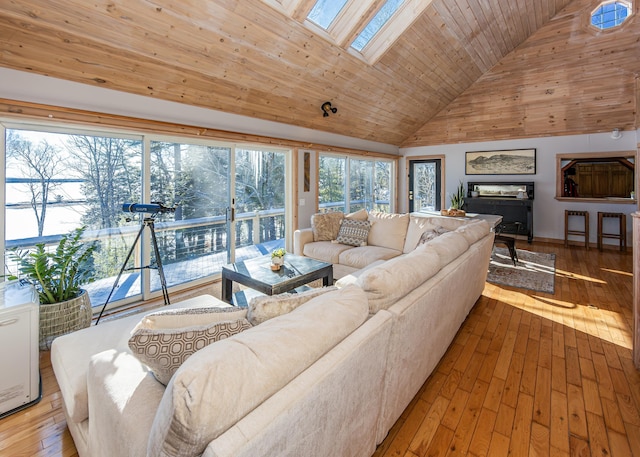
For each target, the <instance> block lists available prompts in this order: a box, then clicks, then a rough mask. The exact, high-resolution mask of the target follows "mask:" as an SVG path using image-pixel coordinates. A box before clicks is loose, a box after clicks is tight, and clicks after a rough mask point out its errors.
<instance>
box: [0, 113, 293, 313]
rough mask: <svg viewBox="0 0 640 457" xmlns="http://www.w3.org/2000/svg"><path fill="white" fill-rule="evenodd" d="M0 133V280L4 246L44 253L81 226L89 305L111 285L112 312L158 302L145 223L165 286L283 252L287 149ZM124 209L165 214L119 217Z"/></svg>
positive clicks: (39, 131) (3, 128)
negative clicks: (0, 216)
mask: <svg viewBox="0 0 640 457" xmlns="http://www.w3.org/2000/svg"><path fill="white" fill-rule="evenodd" d="M0 133H4V136H5V142H4V149H5V154H4V157H3V158H4V160H5V163H4V165H5V166H4V173H5V188H4V200H5V227H4V231H3V232H2V233H3V234H4V254H5V255H4V256H3V257H4V259H5V266H4V269H5V272H6V274H16V273H17V267H16V265H15V264H12V263H11V260H10V258H9V256H7V255H6V254H7V252H8V251H9V250H11V249H14V248H15V249H23V250H28V249H31V248H33V247H34V246H35V244H36V243H44V244H45V245H46V246H47V247H48V248H52V247H53V246H55V245H56V243H57V241H58V240H59V238H60V236H61V235H62V234H65V233H68V232H69V231H71V230H73V229H75V228H77V227H80V226H86V231H85V235H86V237H87V238H88V239H90V240H94V241H96V242H97V243H98V246H99V248H98V250H97V251H96V252H95V254H94V258H93V264H94V269H95V272H96V277H97V280H96V281H95V282H93V283H90V284H87V285H86V288H87V290H88V291H89V294H90V296H91V302H92V305H93V306H94V307H95V308H101V307H102V305H103V304H104V303H105V301H106V299H107V297H108V296H109V294H110V293H111V292H110V291H111V290H112V289H113V293H112V296H111V298H110V300H109V307H113V306H119V305H122V304H125V303H128V302H131V301H137V300H140V299H147V298H152V297H155V296H159V295H160V291H161V289H162V286H161V281H160V278H159V274H158V271H157V270H158V268H157V267H158V261H157V259H156V256H155V249H154V246H153V243H152V237H151V231H150V230H148V228H149V227H150V225H153V228H154V233H155V235H156V240H157V245H158V252H159V256H160V257H161V259H160V260H161V262H160V263H161V264H162V266H163V271H164V276H165V279H166V284H167V286H168V287H169V289H172V288H173V289H174V290H176V289H179V288H184V287H187V286H189V287H191V286H193V285H196V284H198V283H202V282H204V281H210V280H211V279H212V277H213V276H215V275H217V274H219V273H220V271H221V268H222V265H224V264H226V263H229V262H233V261H235V260H236V259H242V258H248V257H252V256H256V255H262V254H266V253H268V252H270V251H271V250H273V249H274V248H275V247H280V246H284V245H285V236H286V220H287V218H286V210H287V203H288V202H287V199H286V195H290V193H291V192H290V189H289V191H288V190H287V170H289V169H290V165H289V161H290V153H289V151H287V150H273V149H268V148H264V147H262V146H258V145H254V146H250V147H249V146H247V145H242V146H240V145H237V144H232V143H226V144H225V143H216V142H213V141H206V142H205V141H197V140H193V139H185V138H174V137H167V138H163V137H159V136H157V135H145V134H140V135H124V134H114V133H113V132H110V133H105V132H97V131H81V130H79V129H77V128H74V129H71V128H68V129H63V128H52V127H48V128H47V127H45V126H31V125H28V126H27V125H6V124H0ZM125 203H155V204H158V205H161V206H162V207H164V208H171V209H172V210H167V211H161V212H158V213H157V214H149V213H138V212H129V211H126V210H125V208H124V206H125V205H124V204H125ZM150 220H151V222H152V224H149V222H150ZM137 235H140V243H139V246H135V247H134V248H132V245H133V244H134V241H135V240H136V237H137ZM132 249H133V250H132ZM130 250H131V254H132V255H129V251H130ZM120 273H122V274H121V279H120V281H119V282H118V284H114V282H115V278H116V277H117V276H118V275H119V274H120Z"/></svg>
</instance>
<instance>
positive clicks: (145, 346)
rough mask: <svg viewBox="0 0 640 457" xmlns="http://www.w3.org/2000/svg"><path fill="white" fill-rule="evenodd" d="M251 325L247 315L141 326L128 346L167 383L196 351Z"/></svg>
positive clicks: (157, 376)
mask: <svg viewBox="0 0 640 457" xmlns="http://www.w3.org/2000/svg"><path fill="white" fill-rule="evenodd" d="M249 328H251V324H250V323H249V321H248V320H246V319H244V318H242V319H236V320H229V321H222V322H213V323H210V324H204V325H195V326H190V327H178V328H173V329H170V328H161V329H153V328H144V327H140V328H138V329H136V330H134V332H133V334H132V335H131V338H130V339H129V348H130V349H131V352H132V353H133V355H134V356H135V357H137V358H138V360H140V361H141V362H142V363H144V364H145V365H146V366H148V367H149V369H150V370H151V371H152V372H153V375H154V376H155V378H156V379H157V380H158V381H159V382H160V383H162V384H164V385H167V383H168V382H169V380H170V379H171V377H172V376H173V374H174V373H175V372H176V370H177V369H178V368H179V367H180V365H182V364H183V363H184V361H185V360H187V359H188V358H189V357H191V356H192V355H193V354H195V353H196V352H197V351H199V350H201V349H203V348H205V347H206V346H208V345H210V344H212V343H215V342H216V341H220V340H222V339H224V338H229V337H230V336H232V335H236V334H238V333H240V332H242V331H244V330H247V329H249Z"/></svg>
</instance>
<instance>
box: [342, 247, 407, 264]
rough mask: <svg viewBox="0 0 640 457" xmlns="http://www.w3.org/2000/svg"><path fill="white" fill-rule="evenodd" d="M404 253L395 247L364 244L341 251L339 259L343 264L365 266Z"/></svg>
mask: <svg viewBox="0 0 640 457" xmlns="http://www.w3.org/2000/svg"><path fill="white" fill-rule="evenodd" d="M400 254H402V252H401V251H397V250H395V249H389V248H384V247H380V246H362V247H358V248H353V249H349V250H348V251H343V252H341V253H340V256H339V257H338V260H339V262H338V263H340V264H341V265H347V266H349V267H353V268H364V267H366V266H367V265H370V264H372V263H373V262H375V261H377V260H389V259H392V258H394V257H397V256H399V255H400Z"/></svg>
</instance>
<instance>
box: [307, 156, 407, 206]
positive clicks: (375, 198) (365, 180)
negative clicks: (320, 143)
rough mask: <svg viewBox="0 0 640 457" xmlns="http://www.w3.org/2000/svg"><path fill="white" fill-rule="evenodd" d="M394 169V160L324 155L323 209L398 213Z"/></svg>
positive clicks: (322, 178) (320, 172) (321, 188)
mask: <svg viewBox="0 0 640 457" xmlns="http://www.w3.org/2000/svg"><path fill="white" fill-rule="evenodd" d="M394 170H395V163H394V162H393V161H392V160H383V159H368V158H360V157H344V156H335V155H330V154H320V169H319V186H318V187H319V192H318V195H319V196H318V203H319V207H320V210H321V211H344V212H347V213H348V212H353V211H358V210H360V209H366V210H368V211H381V212H392V211H394V209H395V205H394V203H393V202H394V190H393V189H395V180H394V174H395V173H394Z"/></svg>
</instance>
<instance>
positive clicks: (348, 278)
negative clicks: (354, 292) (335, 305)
mask: <svg viewBox="0 0 640 457" xmlns="http://www.w3.org/2000/svg"><path fill="white" fill-rule="evenodd" d="M384 262H385V261H384V260H376V261H375V262H373V263H371V264H369V265H367V266H366V267H364V268H360V269H358V270H355V271H353V272H351V273H349V274H346V275H344V276H342V277H341V278H340V279H338V280H337V281H336V283H335V285H336V287H337V288H338V289H342V288H343V287H346V286H348V285H349V284H355V282H356V281H357V280H358V278H359V277H360V276H362V274H363V273H364V272H365V271H367V270H369V269H371V268H373V267H377V266H378V265H382V264H383V263H384Z"/></svg>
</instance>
